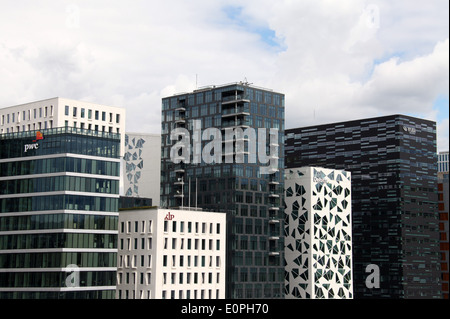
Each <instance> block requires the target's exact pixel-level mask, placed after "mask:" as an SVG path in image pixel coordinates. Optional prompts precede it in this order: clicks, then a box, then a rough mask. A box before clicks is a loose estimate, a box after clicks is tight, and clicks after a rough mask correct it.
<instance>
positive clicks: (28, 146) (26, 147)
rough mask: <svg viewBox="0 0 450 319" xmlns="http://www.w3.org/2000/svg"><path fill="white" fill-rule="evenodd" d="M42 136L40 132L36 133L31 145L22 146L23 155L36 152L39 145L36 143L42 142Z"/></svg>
mask: <svg viewBox="0 0 450 319" xmlns="http://www.w3.org/2000/svg"><path fill="white" fill-rule="evenodd" d="M43 139H44V135H43V134H42V133H41V132H39V131H38V132H36V139H35V140H33V144H25V145H24V151H23V152H24V153H26V152H28V151H29V150H37V149H38V148H39V143H37V141H40V140H43Z"/></svg>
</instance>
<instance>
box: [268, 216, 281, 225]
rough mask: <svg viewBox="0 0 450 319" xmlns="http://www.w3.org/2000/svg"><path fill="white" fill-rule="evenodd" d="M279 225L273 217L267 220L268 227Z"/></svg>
mask: <svg viewBox="0 0 450 319" xmlns="http://www.w3.org/2000/svg"><path fill="white" fill-rule="evenodd" d="M279 223H280V220H279V219H276V218H275V217H271V218H270V220H269V225H277V224H279Z"/></svg>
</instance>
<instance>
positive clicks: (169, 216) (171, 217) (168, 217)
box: [164, 212, 175, 220]
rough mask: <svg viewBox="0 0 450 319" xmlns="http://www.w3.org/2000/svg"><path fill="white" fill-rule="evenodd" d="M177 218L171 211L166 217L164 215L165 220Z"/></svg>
mask: <svg viewBox="0 0 450 319" xmlns="http://www.w3.org/2000/svg"><path fill="white" fill-rule="evenodd" d="M174 218H175V215H172V214H171V213H170V212H169V213H167V215H166V217H164V220H172V219H174Z"/></svg>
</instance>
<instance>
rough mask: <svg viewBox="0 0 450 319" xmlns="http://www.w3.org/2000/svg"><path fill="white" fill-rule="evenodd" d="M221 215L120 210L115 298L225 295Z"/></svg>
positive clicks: (223, 225) (223, 222)
mask: <svg viewBox="0 0 450 319" xmlns="http://www.w3.org/2000/svg"><path fill="white" fill-rule="evenodd" d="M225 238H226V215H225V213H211V212H204V211H187V210H164V209H123V210H121V211H120V215H119V254H118V271H117V293H116V298H117V299H224V298H225V265H226V261H225V258H226V257H225V256H226V254H225V253H226V251H225V249H226V239H225Z"/></svg>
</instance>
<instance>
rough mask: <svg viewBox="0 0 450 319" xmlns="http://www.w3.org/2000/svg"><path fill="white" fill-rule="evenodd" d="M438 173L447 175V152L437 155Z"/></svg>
mask: <svg viewBox="0 0 450 319" xmlns="http://www.w3.org/2000/svg"><path fill="white" fill-rule="evenodd" d="M438 172H440V173H445V172H447V173H448V151H447V152H439V154H438Z"/></svg>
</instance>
